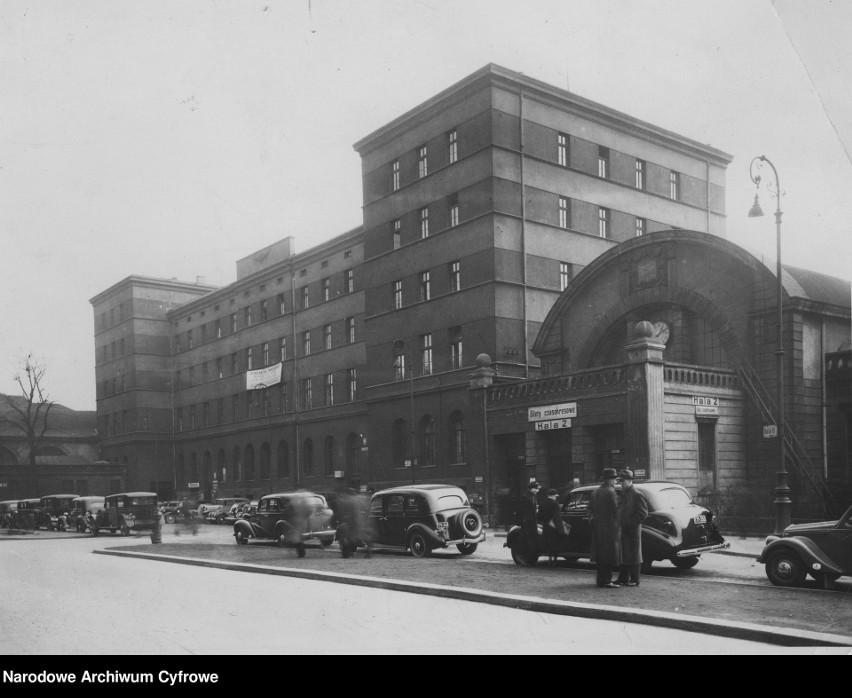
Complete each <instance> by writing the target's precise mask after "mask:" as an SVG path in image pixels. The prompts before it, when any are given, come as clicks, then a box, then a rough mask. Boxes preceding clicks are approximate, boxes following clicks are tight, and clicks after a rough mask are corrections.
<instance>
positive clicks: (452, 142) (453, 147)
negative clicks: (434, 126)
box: [447, 129, 459, 165]
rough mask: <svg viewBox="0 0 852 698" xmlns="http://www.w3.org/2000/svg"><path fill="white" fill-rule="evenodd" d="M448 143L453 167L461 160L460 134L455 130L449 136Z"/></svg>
mask: <svg viewBox="0 0 852 698" xmlns="http://www.w3.org/2000/svg"><path fill="white" fill-rule="evenodd" d="M447 142H448V144H449V151H450V153H449V154H450V164H451V165H452V164H453V163H454V162H456V161H457V160H458V159H459V132H458V131H456V130H455V129H453V130H452V131H450V132H449V133H448V134H447Z"/></svg>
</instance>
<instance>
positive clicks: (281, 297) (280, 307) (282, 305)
mask: <svg viewBox="0 0 852 698" xmlns="http://www.w3.org/2000/svg"><path fill="white" fill-rule="evenodd" d="M284 298H285V296H284V294H283V293H279V294H278V314H279V315H283V314H284V313H286V312H287V305H286V304H285V302H284Z"/></svg>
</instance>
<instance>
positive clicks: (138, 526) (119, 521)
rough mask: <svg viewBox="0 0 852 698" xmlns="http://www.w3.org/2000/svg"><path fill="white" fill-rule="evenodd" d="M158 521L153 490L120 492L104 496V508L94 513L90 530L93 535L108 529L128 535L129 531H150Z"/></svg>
mask: <svg viewBox="0 0 852 698" xmlns="http://www.w3.org/2000/svg"><path fill="white" fill-rule="evenodd" d="M159 521H160V511H159V509H158V507H157V495H156V494H155V493H154V492H121V493H120V494H110V495H107V496H106V497H104V508H103V509H101V510H100V511H99V512H98V513H97V514H96V515H95V520H94V522H93V524H92V526H91V531H92V534H93V535H98V533H100V532H101V531H103V530H108V531H109V532H110V533H115V532H116V531H118V532H119V533H121V535H123V536H129V535H130V532H131V531H151V530H153V529H154V528H155V527H156V526H159Z"/></svg>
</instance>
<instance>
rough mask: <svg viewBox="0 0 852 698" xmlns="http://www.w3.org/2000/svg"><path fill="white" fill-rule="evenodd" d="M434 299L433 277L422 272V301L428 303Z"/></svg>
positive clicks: (426, 272)
mask: <svg viewBox="0 0 852 698" xmlns="http://www.w3.org/2000/svg"><path fill="white" fill-rule="evenodd" d="M431 298H432V275H431V274H430V273H429V272H428V271H421V272H420V300H421V301H428V300H430V299H431Z"/></svg>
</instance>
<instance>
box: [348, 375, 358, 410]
mask: <svg viewBox="0 0 852 698" xmlns="http://www.w3.org/2000/svg"><path fill="white" fill-rule="evenodd" d="M346 399H347V400H349V402H355V400H357V399H358V369H356V368H350V369H348V370H347V371H346Z"/></svg>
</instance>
